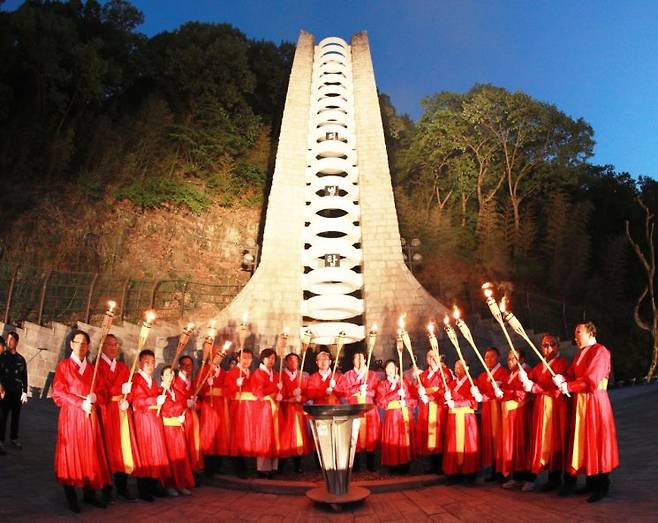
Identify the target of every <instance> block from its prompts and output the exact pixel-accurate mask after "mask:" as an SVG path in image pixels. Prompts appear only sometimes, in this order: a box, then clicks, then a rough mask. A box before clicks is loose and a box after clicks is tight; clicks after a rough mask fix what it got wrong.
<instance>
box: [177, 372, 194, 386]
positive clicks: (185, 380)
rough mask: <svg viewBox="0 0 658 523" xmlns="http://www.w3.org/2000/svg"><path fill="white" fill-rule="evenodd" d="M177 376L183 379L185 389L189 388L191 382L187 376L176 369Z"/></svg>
mask: <svg viewBox="0 0 658 523" xmlns="http://www.w3.org/2000/svg"><path fill="white" fill-rule="evenodd" d="M178 377H179V378H180V379H181V380H182V381H183V383H185V388H186V389H189V388H190V385H191V383H190V380H189V379H188V378H187V376H185V374H183V373H182V372H181V371H180V370H179V371H178Z"/></svg>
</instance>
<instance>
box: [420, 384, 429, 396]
mask: <svg viewBox="0 0 658 523" xmlns="http://www.w3.org/2000/svg"><path fill="white" fill-rule="evenodd" d="M418 394H419V395H420V396H425V395H427V391H426V390H425V387H423V386H422V385H421V386H420V387H418Z"/></svg>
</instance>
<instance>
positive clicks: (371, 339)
mask: <svg viewBox="0 0 658 523" xmlns="http://www.w3.org/2000/svg"><path fill="white" fill-rule="evenodd" d="M376 342H377V324H376V323H375V324H374V325H373V326H372V328H371V329H370V332H369V333H368V361H367V363H366V381H367V380H368V371H369V370H370V360H371V359H372V353H373V351H374V350H375V343H376Z"/></svg>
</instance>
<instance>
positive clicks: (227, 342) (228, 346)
mask: <svg viewBox="0 0 658 523" xmlns="http://www.w3.org/2000/svg"><path fill="white" fill-rule="evenodd" d="M232 344H233V342H230V341H225V342H224V346H223V347H222V352H226V351H227V350H229V349H230V348H231V345H232Z"/></svg>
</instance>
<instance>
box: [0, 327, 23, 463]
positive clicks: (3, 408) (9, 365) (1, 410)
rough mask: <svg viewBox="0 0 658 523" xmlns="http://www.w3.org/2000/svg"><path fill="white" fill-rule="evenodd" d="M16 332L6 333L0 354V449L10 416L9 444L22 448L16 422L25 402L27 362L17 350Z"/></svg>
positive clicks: (17, 422)
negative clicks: (0, 396)
mask: <svg viewBox="0 0 658 523" xmlns="http://www.w3.org/2000/svg"><path fill="white" fill-rule="evenodd" d="M18 339H19V337H18V333H16V332H15V331H11V332H10V333H9V334H7V347H6V350H5V351H4V352H3V353H2V354H0V385H1V386H2V390H3V394H2V396H3V397H2V399H0V451H2V450H4V443H5V436H6V432H7V431H6V426H7V421H8V420H9V417H10V416H11V425H10V428H9V440H10V445H11V446H13V447H15V448H17V449H22V448H23V446H22V445H21V443H20V442H19V441H18V426H19V425H18V424H19V421H20V417H21V406H22V405H24V404H25V403H27V363H26V362H25V358H23V356H21V355H20V354H19V353H18V351H17V348H18Z"/></svg>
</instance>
